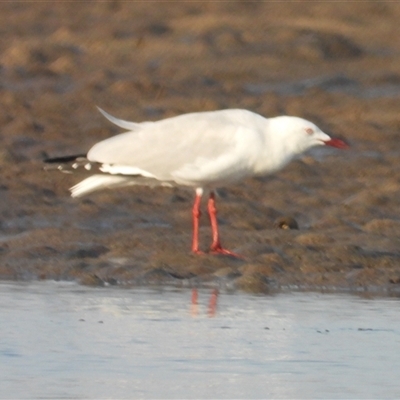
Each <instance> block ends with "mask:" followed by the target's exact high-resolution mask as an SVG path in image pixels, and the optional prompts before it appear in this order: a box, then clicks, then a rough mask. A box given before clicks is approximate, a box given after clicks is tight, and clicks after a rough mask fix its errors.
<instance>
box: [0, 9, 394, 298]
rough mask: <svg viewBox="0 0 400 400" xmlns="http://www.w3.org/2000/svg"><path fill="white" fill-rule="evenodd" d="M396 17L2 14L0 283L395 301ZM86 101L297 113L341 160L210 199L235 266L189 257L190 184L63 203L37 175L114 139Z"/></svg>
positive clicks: (302, 12) (53, 185) (164, 113)
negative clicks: (290, 221)
mask: <svg viewBox="0 0 400 400" xmlns="http://www.w3.org/2000/svg"><path fill="white" fill-rule="evenodd" d="M78 8H79V12H77V9H78ZM399 17H400V6H399V5H397V4H396V3H383V4H377V3H363V4H357V3H348V4H347V3H346V4H344V3H341V4H340V5H335V4H334V3H320V2H318V3H309V2H307V3H282V4H279V3H270V4H267V3H245V2H232V3H218V2H217V3H205V4H202V3H191V2H188V3H126V2H118V1H110V2H101V3H96V4H85V3H80V4H79V5H77V4H76V3H75V4H74V3H62V4H61V3H59V4H54V5H51V4H49V3H2V4H0V21H1V25H0V26H1V27H2V28H1V33H2V40H1V42H0V46H1V52H0V101H1V107H0V123H1V135H0V139H1V151H0V174H1V182H0V192H1V198H2V202H1V203H0V212H1V220H0V230H1V231H0V257H1V263H0V278H1V279H10V280H29V279H57V280H58V279H67V280H71V279H72V280H77V281H78V282H81V283H83V284H90V285H103V284H120V285H151V284H156V285H158V284H170V285H177V286H204V285H210V286H217V287H223V288H228V289H236V288H238V289H243V290H248V291H256V292H258V291H268V290H276V289H282V288H288V289H328V290H356V291H363V290H372V291H382V292H387V293H392V292H393V293H398V292H399V291H400V250H399V248H400V218H399V210H400V207H399V206H400V167H399V154H400V144H399V143H400V142H399V128H400V113H399V99H400V72H399V71H400V42H399V41H398V40H397V39H396V38H398V37H400V25H399V24H398V21H399ZM96 105H98V106H101V107H102V108H104V109H105V110H107V111H108V112H110V113H111V114H113V115H115V116H117V117H119V118H124V119H128V120H133V121H145V120H156V119H160V118H165V117H169V116H173V115H178V114H181V113H186V112H194V111H205V110H217V109H224V108H246V109H249V110H252V111H254V112H257V113H260V114H262V115H264V116H276V115H281V114H288V115H297V116H300V117H304V118H307V119H310V120H312V121H313V122H315V123H317V124H318V125H319V126H320V127H321V128H322V129H324V130H326V131H327V132H330V133H332V134H334V135H335V136H339V137H342V138H345V139H346V140H347V141H348V142H349V143H350V145H351V149H350V150H348V151H338V150H335V149H331V150H329V149H318V151H317V150H315V151H313V152H311V153H308V154H307V155H305V156H304V157H302V158H301V159H299V160H296V161H295V162H292V163H291V164H290V165H289V166H287V167H286V168H285V169H284V170H282V171H280V172H279V173H277V174H275V175H273V176H268V177H265V178H262V179H250V180H247V181H245V182H242V183H240V184H237V185H235V186H230V187H226V188H221V191H220V198H219V199H218V206H219V221H220V224H221V234H222V239H223V244H224V245H225V246H226V247H228V248H229V249H231V250H233V251H235V252H237V253H240V254H242V255H243V257H244V258H243V259H242V260H236V259H232V258H229V257H223V256H211V255H207V254H206V255H204V256H200V257H199V256H193V255H191V254H190V251H189V250H190V241H191V213H190V210H191V206H192V201H193V197H194V194H193V193H192V192H191V191H187V190H181V189H168V188H160V189H156V190H155V189H150V188H143V187H136V188H129V189H121V190H117V191H113V192H108V191H104V192H99V193H94V194H92V195H90V196H88V197H86V198H83V199H78V200H77V199H72V198H70V197H69V192H68V188H69V187H71V186H72V185H74V184H75V183H77V182H78V181H79V180H80V177H79V176H73V175H66V174H59V173H56V172H52V173H50V172H46V171H43V170H42V159H43V158H45V157H47V156H62V155H68V154H74V153H82V152H85V151H87V150H88V149H89V148H90V146H92V145H93V144H94V143H95V142H97V141H99V140H101V139H104V138H107V137H109V136H111V135H114V134H117V133H119V132H120V130H119V129H118V128H116V127H113V126H112V125H111V124H110V123H109V122H108V121H106V120H105V119H104V118H103V117H102V116H101V115H100V114H99V113H98V111H97V110H96V108H95V106H96ZM287 217H291V218H294V220H295V221H296V222H297V224H298V228H299V229H281V228H280V227H279V225H282V224H280V223H279V222H280V221H281V220H282V218H287ZM201 238H202V239H201V246H202V248H203V249H204V250H206V249H207V246H208V245H209V242H210V240H211V238H210V229H209V226H208V221H207V218H206V217H205V216H204V217H203V221H202V228H201Z"/></svg>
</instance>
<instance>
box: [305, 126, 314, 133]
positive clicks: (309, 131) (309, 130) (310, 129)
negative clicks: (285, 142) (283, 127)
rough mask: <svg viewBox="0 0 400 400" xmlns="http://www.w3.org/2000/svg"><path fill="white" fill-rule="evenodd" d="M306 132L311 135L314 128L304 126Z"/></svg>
mask: <svg viewBox="0 0 400 400" xmlns="http://www.w3.org/2000/svg"><path fill="white" fill-rule="evenodd" d="M306 132H307V133H308V134H309V135H312V134H313V133H314V130H313V129H312V128H306Z"/></svg>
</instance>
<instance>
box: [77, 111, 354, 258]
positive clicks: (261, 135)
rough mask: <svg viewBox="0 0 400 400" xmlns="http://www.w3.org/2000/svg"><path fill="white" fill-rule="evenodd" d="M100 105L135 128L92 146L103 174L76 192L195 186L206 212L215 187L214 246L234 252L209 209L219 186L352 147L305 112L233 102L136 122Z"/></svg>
mask: <svg viewBox="0 0 400 400" xmlns="http://www.w3.org/2000/svg"><path fill="white" fill-rule="evenodd" d="M99 110H100V112H101V113H102V114H103V115H104V116H105V117H106V118H107V119H108V120H110V121H111V122H113V123H114V124H116V125H118V126H120V127H122V128H124V129H127V130H128V132H125V133H122V134H120V135H117V136H114V137H111V138H109V139H106V140H103V141H101V142H99V143H97V144H95V145H94V146H93V147H92V148H91V149H90V150H89V152H88V154H87V159H88V160H89V161H90V162H91V163H99V169H100V171H101V172H103V174H95V175H93V176H90V177H89V178H86V179H84V180H83V181H82V182H80V183H78V184H77V185H75V186H73V187H72V188H71V192H72V196H73V197H79V196H82V195H85V194H88V193H90V192H93V191H95V190H99V189H105V188H116V187H122V186H129V185H137V184H140V185H150V186H156V185H164V186H175V185H178V186H179V185H180V186H190V187H193V188H195V189H196V194H197V195H196V202H195V206H194V208H193V215H195V214H196V213H197V214H199V213H200V209H199V207H200V197H201V195H202V193H203V189H208V190H210V191H211V194H210V200H209V213H210V218H211V223H212V226H213V244H212V245H211V250H212V251H214V252H219V253H224V254H232V253H231V252H229V251H228V250H225V249H223V248H222V247H221V245H220V242H219V238H218V231H217V228H216V217H215V213H214V216H213V215H212V213H213V211H210V210H213V209H214V208H215V204H214V203H215V199H214V193H213V189H214V188H216V187H218V186H223V185H226V184H229V183H232V182H236V181H239V180H241V179H244V178H247V177H250V176H257V175H266V174H270V173H272V172H275V171H277V170H279V169H281V168H282V167H284V166H285V165H286V164H287V163H288V162H290V161H291V160H292V159H293V157H295V156H296V155H298V154H300V153H303V152H304V151H306V150H307V149H309V148H311V147H314V146H318V145H329V146H333V147H338V148H345V147H347V145H346V144H345V143H344V142H343V141H341V140H339V139H332V138H331V137H330V136H328V135H327V134H326V133H324V132H322V131H321V130H320V129H319V128H318V127H317V126H316V125H315V124H313V123H312V122H310V121H307V120H305V119H302V118H298V117H289V116H280V117H275V118H269V119H267V118H264V117H262V116H261V115H258V114H255V113H253V112H251V111H247V110H240V109H231V110H221V111H209V112H199V113H190V114H184V115H179V116H176V117H172V118H167V119H163V120H160V121H156V122H142V123H136V122H129V121H124V120H121V119H118V118H115V117H113V116H111V115H109V114H108V113H106V112H105V111H103V110H101V109H99ZM197 218H198V217H197ZM193 223H194V236H193V244H192V250H193V251H194V252H199V250H198V239H197V233H198V232H197V231H198V220H197V223H196V221H195V217H194V220H193ZM196 224H197V225H196ZM196 230H197V231H196Z"/></svg>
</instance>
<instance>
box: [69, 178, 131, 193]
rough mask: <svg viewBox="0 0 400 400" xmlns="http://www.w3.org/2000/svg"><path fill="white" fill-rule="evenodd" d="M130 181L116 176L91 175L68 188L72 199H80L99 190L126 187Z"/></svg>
mask: <svg viewBox="0 0 400 400" xmlns="http://www.w3.org/2000/svg"><path fill="white" fill-rule="evenodd" d="M130 184H131V179H130V178H129V177H124V176H116V175H92V176H90V177H89V178H86V179H84V180H83V181H81V182H79V183H78V184H76V185H75V186H73V187H72V188H70V191H71V196H72V197H80V196H83V195H86V194H88V193H91V192H94V191H96V190H100V189H108V188H115V187H121V186H128V185H130Z"/></svg>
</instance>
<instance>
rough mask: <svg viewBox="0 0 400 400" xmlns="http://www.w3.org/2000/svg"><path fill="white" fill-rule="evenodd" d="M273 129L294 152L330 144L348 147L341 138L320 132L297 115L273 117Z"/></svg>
mask: <svg viewBox="0 0 400 400" xmlns="http://www.w3.org/2000/svg"><path fill="white" fill-rule="evenodd" d="M273 129H274V131H277V132H279V133H278V135H279V136H281V137H282V136H283V137H284V141H283V142H284V143H285V146H287V149H288V150H289V151H291V152H292V153H294V154H300V153H303V152H304V151H306V150H308V149H310V148H311V147H314V146H331V147H336V148H338V149H346V148H348V147H349V146H348V144H346V143H345V142H344V141H343V140H341V139H337V138H332V137H331V136H329V135H327V134H326V133H324V132H322V130H321V129H320V128H318V126H316V125H315V124H313V123H312V122H310V121H307V120H306V119H303V118H298V117H288V116H282V117H276V118H273Z"/></svg>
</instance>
